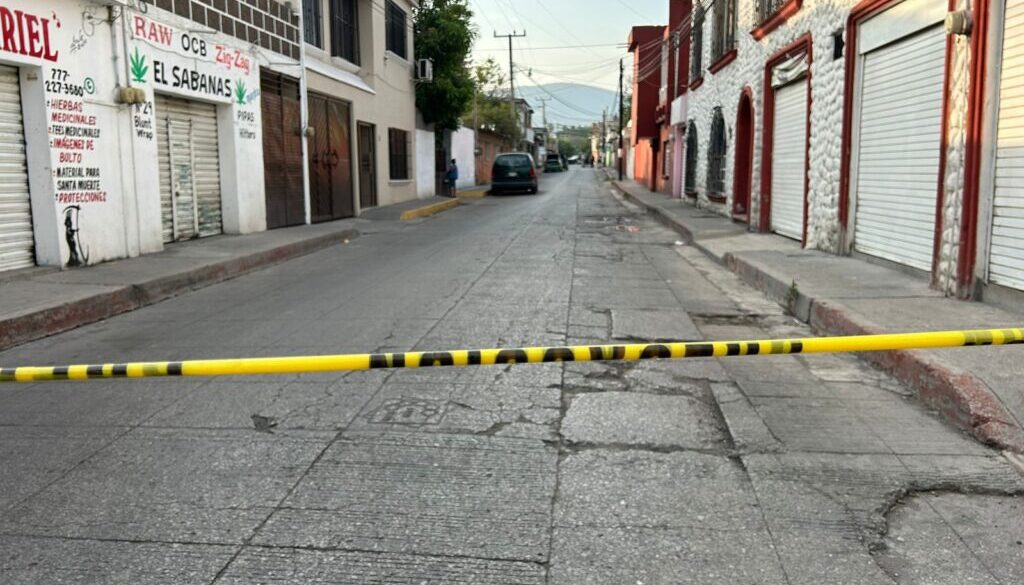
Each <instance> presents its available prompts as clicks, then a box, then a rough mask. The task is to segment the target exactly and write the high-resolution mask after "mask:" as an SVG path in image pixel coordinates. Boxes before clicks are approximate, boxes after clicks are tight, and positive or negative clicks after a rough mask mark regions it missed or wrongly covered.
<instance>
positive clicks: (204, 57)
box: [0, 0, 298, 271]
mask: <svg viewBox="0 0 1024 585" xmlns="http://www.w3.org/2000/svg"><path fill="white" fill-rule="evenodd" d="M193 4H195V3H193ZM263 4H264V5H265V6H266V7H267V11H266V12H263V11H259V10H257V9H256V8H250V10H249V14H248V21H253V20H255V16H256V15H258V16H259V18H260V21H261V22H263V24H262V25H261V26H260V27H253V28H252V29H251V31H250V28H249V24H244V26H245V27H246V28H244V29H242V28H241V27H242V26H243V20H242V16H241V14H238V15H237V17H232V16H229V15H227V13H224V14H223V17H224V20H223V22H222V20H221V16H222V13H220V12H217V11H214V10H212V9H210V11H209V15H207V12H206V9H205V8H203V12H202V20H201V21H196V20H195V19H193V18H192V15H191V13H190V12H188V11H185V10H183V9H178V10H174V8H175V7H174V4H173V2H169V1H168V2H165V1H163V0H161V1H160V2H157V3H156V4H155V5H154V4H152V3H143V2H139V1H137V0H106V1H103V2H89V1H84V2H83V1H77V0H76V1H72V0H53V1H52V2H47V3H46V8H45V9H41V6H40V3H38V2H35V1H31V0H4V1H3V2H0V20H2V21H3V22H4V23H6V24H5V26H4V27H3V28H4V30H3V35H4V42H3V43H0V103H3V107H2V108H0V127H2V128H3V133H4V140H3V146H2V147H0V148H2V149H3V156H2V159H0V160H2V162H0V271H10V270H15V269H19V268H26V267H30V266H33V265H45V266H61V267H75V266H85V265H91V264H96V263H99V262H103V261H106V260H112V259H115V258H124V257H131V256H138V255H140V254H146V253H151V252H157V251H160V250H162V249H163V247H164V246H165V245H166V244H168V243H170V242H173V241H177V240H182V239H189V238H193V237H201V236H208V235H215V234H220V233H249V232H254V231H259V230H263V229H266V214H265V205H264V173H263V141H262V133H263V128H262V122H263V116H262V110H261V105H262V102H261V90H260V75H261V70H264V69H268V68H274V67H287V66H289V65H291V66H292V67H293V68H295V67H297V65H298V60H297V59H294V58H292V57H291V56H289V55H287V54H284V53H282V52H281V51H285V52H287V51H288V40H287V39H288V37H289V35H290V36H291V38H292V39H293V40H297V35H298V32H297V31H298V18H297V15H295V14H292V13H291V12H290V11H288V10H287V9H286V8H284V7H283V6H282V5H278V4H274V3H270V4H268V3H263ZM161 6H163V7H161ZM182 6H183V7H184V4H183V5H182ZM189 8H191V6H189ZM197 12H198V9H197ZM183 13H184V14H187V16H182V14H183ZM248 21H246V22H248ZM264 21H265V22H264ZM236 23H239V27H240V28H239V29H238V31H237V32H238V33H241V34H242V35H243V36H244V37H245V40H243V39H242V38H240V37H239V36H236V34H235V33H236V30H235V27H234V25H235V24H236ZM7 24H10V25H11V26H7ZM226 26H230V27H231V29H230V31H231V32H230V33H227V32H224V30H225V27H226ZM269 31H274V34H273V35H271V34H270V33H269ZM293 46H296V45H294V44H293ZM274 47H276V50H274ZM296 47H297V46H296ZM292 54H294V55H295V56H297V55H298V52H297V50H295V51H292Z"/></svg>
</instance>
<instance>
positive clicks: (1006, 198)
mask: <svg viewBox="0 0 1024 585" xmlns="http://www.w3.org/2000/svg"><path fill="white" fill-rule="evenodd" d="M1004 35H1005V36H1004V39H1003V53H1002V56H1003V71H1002V75H1001V78H1000V83H999V101H998V103H999V129H998V138H997V140H996V179H995V199H994V201H993V204H992V241H991V245H990V247H989V262H988V266H989V280H990V281H991V282H993V283H996V284H1001V285H1004V286H1009V287H1013V288H1017V289H1022V290H1024V0H1009V1H1008V2H1007V3H1006V27H1005V33H1004Z"/></svg>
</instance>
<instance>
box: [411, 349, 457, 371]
mask: <svg viewBox="0 0 1024 585" xmlns="http://www.w3.org/2000/svg"><path fill="white" fill-rule="evenodd" d="M454 365H455V357H454V356H453V355H452V354H450V353H448V352H447V351H433V352H428V353H425V354H423V355H422V356H420V367H421V368H425V367H428V366H454Z"/></svg>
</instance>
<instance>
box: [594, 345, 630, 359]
mask: <svg viewBox="0 0 1024 585" xmlns="http://www.w3.org/2000/svg"><path fill="white" fill-rule="evenodd" d="M624 357H626V348H625V347H624V346H622V345H594V346H591V347H590V359H591V360H593V361H595V362H600V361H605V360H621V359H622V358H624Z"/></svg>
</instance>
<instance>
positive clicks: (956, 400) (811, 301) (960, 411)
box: [612, 180, 1024, 453]
mask: <svg viewBox="0 0 1024 585" xmlns="http://www.w3.org/2000/svg"><path fill="white" fill-rule="evenodd" d="M612 185H614V187H615V189H616V190H617V191H618V192H619V193H622V195H623V196H624V197H625V198H626V199H628V200H629V201H631V202H633V203H634V204H636V205H639V206H641V207H643V208H644V209H646V210H648V211H649V212H651V213H652V214H653V215H654V216H655V217H656V218H657V219H658V220H659V221H660V222H662V223H664V224H665V225H667V226H668V227H670V228H672V229H673V230H674V231H676V232H677V233H679V234H680V235H681V236H682V237H683V239H684V240H685V241H686V242H687V243H689V244H692V245H693V246H694V247H695V248H697V249H699V250H700V251H701V252H703V253H704V254H705V255H707V256H709V257H710V258H711V259H713V260H715V261H716V262H718V263H720V264H722V265H724V266H725V267H727V268H728V269H729V270H731V271H732V272H733V273H735V274H736V275H738V276H739V277H740V278H741V279H742V280H743V281H744V282H746V283H747V284H749V285H750V286H752V287H754V288H755V289H757V290H759V291H761V292H762V293H763V294H764V295H765V296H767V297H768V298H770V299H771V300H773V301H775V302H777V303H779V304H780V305H782V306H783V307H786V308H787V309H788V310H789V311H790V313H791V314H792V315H793V316H794V317H796V318H798V319H800V320H801V321H803V322H804V323H807V324H808V325H810V326H811V329H812V330H814V331H815V332H816V333H819V334H823V335H874V334H881V333H887V331H885V330H884V329H882V328H881V327H879V326H877V325H875V324H873V323H869V322H866V321H865V320H863V319H861V318H858V317H857V316H855V315H854V314H853V312H852V311H850V310H849V309H848V308H846V307H844V306H842V305H838V304H835V303H831V302H829V301H824V300H819V299H816V298H814V297H811V296H808V295H806V294H804V293H803V292H801V291H800V290H799V287H798V286H797V285H796V284H797V283H795V282H793V281H788V282H787V280H788V279H786V278H784V277H783V276H782V275H779V274H773V273H772V272H771V271H769V270H767V269H765V268H764V267H762V266H758V265H756V264H754V263H751V262H749V261H747V260H745V259H743V258H741V257H739V256H736V255H734V254H732V253H726V254H724V255H723V256H722V257H721V258H719V257H718V256H716V255H715V254H713V253H711V252H710V251H709V250H708V249H707V248H705V247H703V246H701V245H700V243H698V242H696V241H695V240H694V238H693V233H692V232H691V231H690V230H689V229H687V228H686V226H685V225H683V224H681V223H679V222H678V221H676V220H675V219H674V218H673V217H671V216H670V215H669V214H668V213H666V212H665V211H664V210H663V209H661V208H659V207H657V206H655V205H651V204H648V203H645V202H644V201H642V200H641V199H639V198H637V197H635V196H633V195H632V194H631V193H629V192H628V191H626V190H625V189H622V188H621V187H620V186H619V185H618V182H617V181H615V180H612ZM858 355H860V357H862V358H863V359H864V360H865V361H867V362H868V363H870V364H872V365H873V366H875V367H877V368H879V369H881V370H883V371H885V372H887V373H889V374H890V375H892V376H893V377H895V378H896V379H897V380H899V381H900V382H901V383H903V384H905V385H907V386H908V387H910V388H912V389H913V390H914V391H915V392H916V393H917V396H918V397H919V398H920V399H921V401H922V402H923V403H924V404H926V405H927V406H929V407H930V408H934V409H935V410H937V411H938V412H939V414H940V415H941V416H942V417H943V418H945V419H946V420H947V421H949V422H950V423H951V424H953V425H955V426H957V427H958V428H960V429H963V430H965V431H967V432H968V433H970V434H971V435H972V436H974V437H975V438H976V439H977V440H978V441H981V442H982V443H984V444H987V445H992V446H995V447H999V448H1001V449H1006V450H1009V451H1012V452H1016V453H1024V429H1021V428H1020V426H1018V425H1017V423H1016V422H1015V421H1014V419H1013V416H1012V415H1010V413H1009V411H1007V409H1006V407H1005V406H1003V404H1002V403H1001V402H1000V401H999V398H998V397H997V396H996V395H995V394H994V393H993V392H992V390H991V389H990V388H989V387H988V386H987V385H986V384H985V383H984V382H983V381H982V380H980V379H979V378H977V377H976V376H974V375H972V374H971V373H969V372H965V371H963V370H960V369H959V368H955V367H953V366H949V365H947V364H945V363H943V362H942V361H941V360H939V359H936V358H935V357H934V356H931V355H928V354H927V353H925V352H923V351H918V350H906V351H895V352H877V353H876V352H871V353H862V354H858Z"/></svg>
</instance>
